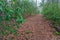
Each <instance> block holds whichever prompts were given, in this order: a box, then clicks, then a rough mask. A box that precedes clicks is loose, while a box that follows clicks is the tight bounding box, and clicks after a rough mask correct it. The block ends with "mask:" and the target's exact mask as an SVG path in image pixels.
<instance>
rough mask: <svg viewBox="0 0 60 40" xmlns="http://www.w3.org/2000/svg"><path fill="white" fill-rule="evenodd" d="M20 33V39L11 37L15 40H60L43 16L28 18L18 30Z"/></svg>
mask: <svg viewBox="0 0 60 40" xmlns="http://www.w3.org/2000/svg"><path fill="white" fill-rule="evenodd" d="M18 33H19V34H18V37H15V36H14V35H12V36H11V35H10V36H11V37H12V38H13V39H14V40H60V36H57V35H56V34H54V30H53V28H52V25H51V22H49V21H48V20H46V19H45V18H44V17H43V15H42V14H38V15H35V16H33V17H28V18H27V21H26V22H25V23H23V24H22V25H21V27H20V28H19V29H18ZM8 40H9V36H8Z"/></svg>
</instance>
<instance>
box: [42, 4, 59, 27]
mask: <svg viewBox="0 0 60 40" xmlns="http://www.w3.org/2000/svg"><path fill="white" fill-rule="evenodd" d="M42 13H43V15H44V16H45V17H46V18H47V19H48V20H52V21H53V25H54V27H60V7H59V6H58V4H57V3H52V4H49V3H46V4H45V5H44V7H43V10H42Z"/></svg>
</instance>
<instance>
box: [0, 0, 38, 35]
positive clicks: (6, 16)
mask: <svg viewBox="0 0 60 40" xmlns="http://www.w3.org/2000/svg"><path fill="white" fill-rule="evenodd" d="M35 13H37V9H36V6H35V4H34V3H33V2H30V1H29V0H25V1H24V0H11V1H7V0H0V29H1V30H0V33H1V34H2V35H3V36H4V35H5V34H9V33H14V34H16V33H17V28H18V27H20V24H21V23H22V22H23V21H24V20H25V18H24V15H25V14H26V15H27V14H29V15H30V14H35ZM11 21H12V22H11Z"/></svg>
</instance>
